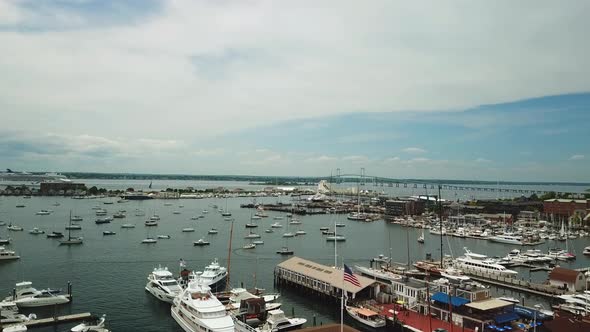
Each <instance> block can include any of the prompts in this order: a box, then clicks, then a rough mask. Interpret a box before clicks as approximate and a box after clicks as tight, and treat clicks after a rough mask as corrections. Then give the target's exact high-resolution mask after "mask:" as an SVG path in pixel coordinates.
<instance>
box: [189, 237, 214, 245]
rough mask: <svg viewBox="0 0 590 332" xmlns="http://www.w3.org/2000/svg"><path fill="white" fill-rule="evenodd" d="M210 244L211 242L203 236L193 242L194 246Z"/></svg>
mask: <svg viewBox="0 0 590 332" xmlns="http://www.w3.org/2000/svg"><path fill="white" fill-rule="evenodd" d="M210 244H211V243H209V241H205V240H203V239H202V238H201V239H199V240H198V241H194V242H193V245H194V246H208V245H210Z"/></svg>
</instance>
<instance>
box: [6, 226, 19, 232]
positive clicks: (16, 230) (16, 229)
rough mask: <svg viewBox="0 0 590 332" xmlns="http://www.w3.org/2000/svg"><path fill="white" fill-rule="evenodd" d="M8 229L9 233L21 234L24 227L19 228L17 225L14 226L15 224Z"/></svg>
mask: <svg viewBox="0 0 590 332" xmlns="http://www.w3.org/2000/svg"><path fill="white" fill-rule="evenodd" d="M6 229H8V230H9V231H14V232H20V231H22V230H23V228H22V227H20V226H17V225H13V224H9V225H8V227H7V228H6Z"/></svg>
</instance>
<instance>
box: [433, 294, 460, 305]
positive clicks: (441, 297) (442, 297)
mask: <svg viewBox="0 0 590 332" xmlns="http://www.w3.org/2000/svg"><path fill="white" fill-rule="evenodd" d="M431 298H432V300H434V301H436V302H441V303H444V304H449V295H448V294H446V293H442V292H439V293H435V294H433V295H432V297H431ZM451 303H452V304H453V306H454V307H460V306H462V305H464V304H467V303H469V300H467V299H464V298H462V297H457V296H451Z"/></svg>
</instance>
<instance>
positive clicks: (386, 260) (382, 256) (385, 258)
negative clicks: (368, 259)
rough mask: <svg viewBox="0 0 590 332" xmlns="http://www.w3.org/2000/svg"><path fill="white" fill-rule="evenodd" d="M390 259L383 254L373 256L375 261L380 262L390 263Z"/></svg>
mask: <svg viewBox="0 0 590 332" xmlns="http://www.w3.org/2000/svg"><path fill="white" fill-rule="evenodd" d="M389 261H390V259H389V257H387V256H385V255H383V254H379V255H378V256H377V257H374V258H373V262H378V263H389Z"/></svg>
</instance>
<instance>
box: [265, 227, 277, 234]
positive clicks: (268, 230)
mask: <svg viewBox="0 0 590 332" xmlns="http://www.w3.org/2000/svg"><path fill="white" fill-rule="evenodd" d="M264 232H265V233H274V232H275V231H273V230H272V228H269V229H267V230H265V231H264Z"/></svg>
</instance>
